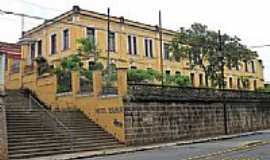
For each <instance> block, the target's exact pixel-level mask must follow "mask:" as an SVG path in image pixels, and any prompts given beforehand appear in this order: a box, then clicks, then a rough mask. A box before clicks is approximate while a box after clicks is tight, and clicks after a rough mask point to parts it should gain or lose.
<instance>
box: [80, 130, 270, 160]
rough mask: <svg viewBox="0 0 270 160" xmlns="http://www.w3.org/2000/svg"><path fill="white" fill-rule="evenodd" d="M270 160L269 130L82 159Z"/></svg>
mask: <svg viewBox="0 0 270 160" xmlns="http://www.w3.org/2000/svg"><path fill="white" fill-rule="evenodd" d="M206 159H207V160H270V131H264V132H262V133H261V134H257V135H251V136H245V137H240V138H234V139H227V140H220V141H213V142H205V143H197V144H190V145H183V146H172V147H165V148H160V149H155V150H147V151H139V152H133V153H126V154H118V155H111V156H105V157H93V158H84V159H83V160H206Z"/></svg>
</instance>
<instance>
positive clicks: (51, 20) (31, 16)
mask: <svg viewBox="0 0 270 160" xmlns="http://www.w3.org/2000/svg"><path fill="white" fill-rule="evenodd" d="M1 14H6V15H14V16H19V17H22V25H24V24H23V23H24V18H31V19H36V20H45V21H47V22H57V23H62V24H66V25H72V26H78V27H89V26H87V25H83V24H77V23H73V22H64V21H55V20H54V19H47V18H43V17H40V16H33V15H29V14H24V13H17V12H12V11H6V10H2V9H0V15H1ZM22 28H23V27H22ZM96 29H97V30H105V29H103V28H96ZM119 33H120V32H119ZM122 33H124V34H128V33H126V32H122ZM135 35H137V36H139V37H144V35H139V34H135ZM154 39H157V38H154ZM162 40H163V39H162ZM249 47H250V48H264V47H270V44H266V45H256V46H249Z"/></svg>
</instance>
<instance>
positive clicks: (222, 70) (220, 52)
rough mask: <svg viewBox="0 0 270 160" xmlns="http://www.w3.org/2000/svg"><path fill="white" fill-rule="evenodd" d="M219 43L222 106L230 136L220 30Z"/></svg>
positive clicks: (226, 132)
mask: <svg viewBox="0 0 270 160" xmlns="http://www.w3.org/2000/svg"><path fill="white" fill-rule="evenodd" d="M218 41H219V47H218V51H219V56H220V57H219V58H220V61H221V71H220V73H221V81H222V82H221V91H222V104H223V112H224V133H225V134H228V123H227V107H226V101H225V94H224V91H225V76H224V52H223V51H222V45H223V44H222V36H221V33H220V30H218Z"/></svg>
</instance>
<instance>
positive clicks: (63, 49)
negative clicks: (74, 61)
mask: <svg viewBox="0 0 270 160" xmlns="http://www.w3.org/2000/svg"><path fill="white" fill-rule="evenodd" d="M65 30H68V47H67V48H64V31H65ZM56 39H57V38H56ZM56 43H57V42H56ZM70 44H71V43H70V28H64V29H63V30H62V51H66V50H68V49H70ZM56 46H57V45H56Z"/></svg>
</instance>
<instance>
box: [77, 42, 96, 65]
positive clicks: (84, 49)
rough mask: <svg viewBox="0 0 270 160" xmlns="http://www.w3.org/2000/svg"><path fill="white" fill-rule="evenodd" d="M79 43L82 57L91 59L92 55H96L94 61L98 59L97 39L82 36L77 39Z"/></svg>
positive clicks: (79, 51)
mask: <svg viewBox="0 0 270 160" xmlns="http://www.w3.org/2000/svg"><path fill="white" fill-rule="evenodd" d="M77 43H78V44H79V48H78V53H79V55H81V56H82V57H85V58H86V59H89V58H90V57H94V61H95V62H96V61H97V60H98V55H99V52H100V51H99V49H98V47H97V45H96V44H95V41H94V40H93V39H91V38H81V39H78V40H77Z"/></svg>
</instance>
